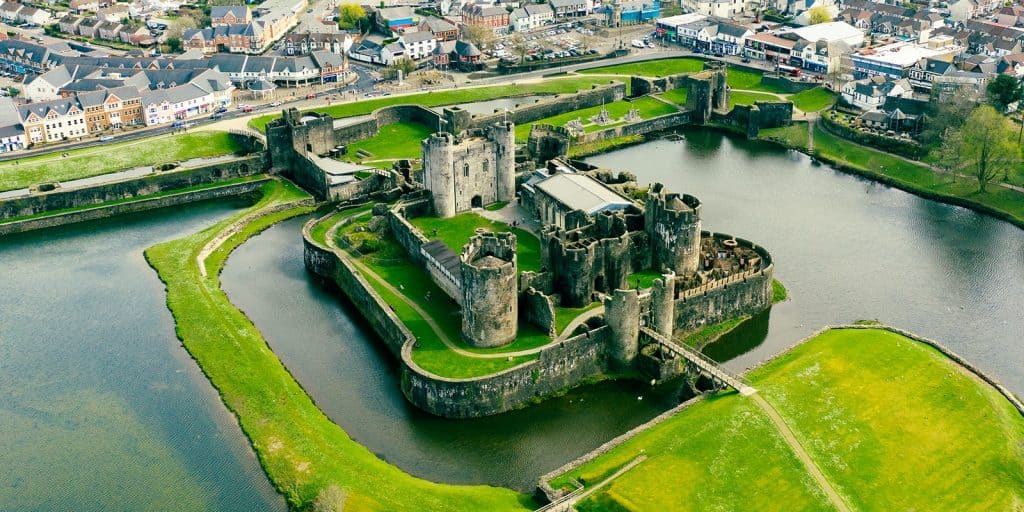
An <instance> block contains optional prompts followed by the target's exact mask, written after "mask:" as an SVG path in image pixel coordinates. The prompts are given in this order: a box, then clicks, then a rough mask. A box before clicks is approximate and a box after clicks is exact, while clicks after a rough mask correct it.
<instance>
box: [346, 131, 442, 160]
mask: <svg viewBox="0 0 1024 512" xmlns="http://www.w3.org/2000/svg"><path fill="white" fill-rule="evenodd" d="M434 131H435V130H434V129H433V128H431V127H429V126H427V125H425V124H421V123H413V122H409V123H392V124H387V125H384V126H382V127H381V128H380V130H379V131H378V132H377V135H374V136H373V137H370V138H368V139H363V140H361V141H358V142H353V143H352V144H349V145H348V155H347V156H348V158H349V159H351V160H352V161H356V162H358V161H362V160H397V159H401V158H419V157H420V154H421V153H422V150H421V149H420V142H421V141H422V140H423V139H425V138H427V137H429V136H430V134H431V133H433V132H434ZM360 150H362V151H365V152H367V153H370V156H368V157H366V158H361V157H360V156H359V151H360Z"/></svg>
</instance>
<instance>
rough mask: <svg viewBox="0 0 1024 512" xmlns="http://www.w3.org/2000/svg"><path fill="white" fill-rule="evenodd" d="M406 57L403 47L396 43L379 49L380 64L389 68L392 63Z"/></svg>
mask: <svg viewBox="0 0 1024 512" xmlns="http://www.w3.org/2000/svg"><path fill="white" fill-rule="evenodd" d="M406 56H407V55H406V54H405V47H403V46H402V43H400V42H398V41H395V42H393V43H391V44H389V45H385V46H384V48H381V50H380V61H381V64H384V65H386V66H390V65H391V63H392V62H395V61H396V60H398V59H400V58H402V57H406Z"/></svg>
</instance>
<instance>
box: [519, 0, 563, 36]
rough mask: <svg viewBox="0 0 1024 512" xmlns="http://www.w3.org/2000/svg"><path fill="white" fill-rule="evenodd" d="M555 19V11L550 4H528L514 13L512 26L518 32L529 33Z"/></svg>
mask: <svg viewBox="0 0 1024 512" xmlns="http://www.w3.org/2000/svg"><path fill="white" fill-rule="evenodd" d="M554 19H555V11H553V10H551V6H550V5H548V4H526V5H524V6H522V7H520V8H518V9H516V10H514V11H512V26H513V28H514V29H515V31H516V32H528V31H530V30H533V29H535V28H538V27H541V26H544V25H547V24H548V23H551V22H552V21H554Z"/></svg>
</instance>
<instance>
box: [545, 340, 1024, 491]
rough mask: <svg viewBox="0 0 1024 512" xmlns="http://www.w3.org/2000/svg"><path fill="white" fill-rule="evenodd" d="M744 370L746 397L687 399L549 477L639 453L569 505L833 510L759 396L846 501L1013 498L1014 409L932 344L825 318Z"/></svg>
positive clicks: (1019, 483) (1022, 451) (574, 474)
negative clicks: (655, 421)
mask: <svg viewBox="0 0 1024 512" xmlns="http://www.w3.org/2000/svg"><path fill="white" fill-rule="evenodd" d="M748 378H749V380H750V381H751V382H752V384H753V385H754V387H756V388H757V389H759V392H758V394H757V395H755V397H758V396H759V397H760V398H759V399H754V398H745V397H741V396H739V395H738V394H735V393H726V394H722V395H718V396H712V397H709V398H708V399H705V400H701V401H698V402H697V403H695V404H694V405H692V406H690V407H689V408H687V409H684V410H682V411H681V412H679V413H678V414H676V415H674V416H672V417H671V418H669V419H667V420H665V421H664V422H663V423H661V424H659V425H657V426H655V427H653V428H651V429H649V430H647V431H644V432H642V433H640V434H638V435H637V436H635V437H633V438H632V439H630V440H628V441H626V442H624V443H623V444H621V445H619V446H617V447H616V448H614V449H612V450H611V451H609V452H607V453H605V454H603V455H601V456H599V457H597V458H596V459H594V460H593V461H591V462H589V463H587V464H584V465H583V466H582V467H579V468H576V469H574V470H571V471H570V472H569V473H567V474H565V475H562V476H560V477H557V478H555V479H554V480H553V481H552V482H551V483H552V484H553V485H554V486H555V487H559V486H566V487H572V486H571V485H570V481H571V479H576V480H578V481H580V482H582V483H584V484H585V485H587V486H594V485H595V484H597V483H599V482H601V481H602V480H603V479H604V478H606V477H607V476H608V475H611V474H613V473H614V472H615V471H617V470H618V469H620V468H622V467H624V466H625V465H627V464H628V463H629V462H630V461H633V460H634V459H636V458H637V456H638V455H641V454H645V455H646V456H647V459H646V460H645V461H643V462H641V463H640V464H639V465H637V466H636V467H635V468H634V469H631V470H629V471H627V472H625V473H623V474H622V475H621V476H619V477H618V478H616V479H615V480H613V481H611V482H610V483H608V484H607V485H605V486H603V487H601V488H600V489H598V490H597V491H596V492H594V493H593V494H592V495H591V496H589V497H588V498H586V499H585V500H584V501H583V502H582V503H581V504H580V506H579V509H580V510H584V511H611V510H615V511H617V510H714V509H730V510H834V509H835V508H836V507H835V506H834V505H833V503H832V502H831V501H830V500H829V499H827V497H826V494H825V493H824V492H823V491H822V489H821V487H820V486H818V485H817V484H816V482H815V480H814V479H813V478H811V476H810V474H809V472H808V470H807V467H806V466H805V465H804V464H801V463H800V461H799V460H798V457H796V456H795V455H794V453H795V452H794V451H793V450H792V449H791V447H790V445H789V444H788V443H787V442H784V441H783V439H784V438H783V436H782V434H780V432H781V431H780V430H779V429H778V428H777V425H773V420H771V419H770V415H769V413H768V412H767V410H766V409H765V407H767V408H768V409H770V410H773V411H777V415H778V416H780V417H781V420H782V421H784V423H785V424H786V425H787V426H788V430H791V431H792V435H793V437H794V438H795V442H797V443H799V445H801V446H802V447H803V448H804V450H805V451H806V453H807V454H808V455H809V457H810V459H811V461H813V463H814V464H815V465H816V466H817V467H818V468H820V470H821V473H822V474H823V475H824V477H825V478H826V479H827V481H828V482H829V483H830V484H831V487H833V488H834V489H835V491H836V492H837V493H838V495H839V497H840V499H841V500H842V501H843V502H844V503H845V504H846V505H847V506H848V508H850V509H852V510H978V511H983V510H1013V509H1014V507H1015V506H1019V505H1020V504H1021V503H1022V502H1024V418H1022V416H1021V414H1020V413H1019V412H1018V411H1017V410H1016V409H1014V408H1013V406H1012V405H1011V404H1010V403H1009V401H1007V400H1006V398H1005V397H1003V396H1002V395H1001V394H999V392H998V391H996V390H995V389H994V388H992V387H991V386H989V385H988V384H986V383H984V382H983V381H981V380H980V379H979V378H978V377H977V376H976V375H974V374H972V373H970V372H968V371H967V370H966V369H964V368H963V367H961V366H959V365H957V364H956V363H954V362H952V361H951V360H950V359H949V358H947V357H946V356H945V355H944V354H942V353H941V352H939V351H938V350H936V349H935V348H933V347H931V346H928V345H926V344H924V343H921V342H918V341H915V340H912V339H910V338H907V337H905V336H902V335H900V334H896V333H893V332H890V331H888V330H884V329H834V330H830V331H826V332H824V333H822V334H820V335H818V336H816V337H814V338H812V339H810V340H809V341H807V342H806V343H803V344H801V345H799V346H798V347H796V348H795V349H793V350H791V351H789V352H787V353H786V354H784V355H782V356H781V357H779V358H778V359H775V360H774V361H772V362H770V363H768V364H767V365H765V366H764V367H762V368H760V369H758V370H756V371H754V372H752V373H751V374H750V375H749V376H748ZM757 400H763V401H764V403H765V404H768V405H766V406H765V407H761V406H759V405H758V402H757ZM666 475H672V479H673V481H674V482H679V485H666V480H665V478H666Z"/></svg>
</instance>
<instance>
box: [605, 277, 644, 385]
mask: <svg viewBox="0 0 1024 512" xmlns="http://www.w3.org/2000/svg"><path fill="white" fill-rule="evenodd" d="M604 318H605V322H607V323H608V328H609V329H610V330H611V338H610V339H609V340H608V359H609V363H610V364H611V366H612V368H614V369H616V370H626V369H629V368H631V367H632V366H633V363H634V361H636V355H637V352H639V350H640V297H639V295H638V294H637V291H636V290H615V292H614V293H612V295H611V296H610V297H606V298H605V299H604Z"/></svg>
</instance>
